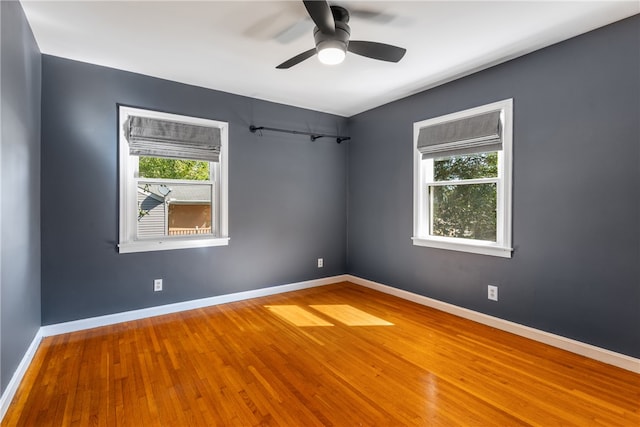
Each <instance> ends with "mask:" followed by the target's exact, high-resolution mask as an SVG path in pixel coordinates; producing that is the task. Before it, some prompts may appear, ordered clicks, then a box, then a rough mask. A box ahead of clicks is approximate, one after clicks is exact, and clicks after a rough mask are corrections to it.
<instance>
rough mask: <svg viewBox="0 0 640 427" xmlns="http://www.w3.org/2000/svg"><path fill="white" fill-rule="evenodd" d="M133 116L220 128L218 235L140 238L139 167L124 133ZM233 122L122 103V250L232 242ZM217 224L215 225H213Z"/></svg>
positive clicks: (120, 107) (120, 245) (148, 249)
mask: <svg viewBox="0 0 640 427" xmlns="http://www.w3.org/2000/svg"><path fill="white" fill-rule="evenodd" d="M130 115H135V116H141V117H150V118H154V119H161V120H171V121H178V122H183V123H190V124H195V125H201V126H210V127H217V128H219V129H220V139H221V150H220V161H219V162H218V165H217V167H219V169H220V171H219V177H220V179H219V180H216V183H215V186H214V192H219V198H218V199H217V202H218V203H216V205H217V206H215V209H217V211H216V212H217V214H218V215H219V224H218V226H219V232H218V235H217V236H215V237H211V236H206V237H202V236H191V237H171V238H162V239H145V240H137V239H136V220H137V217H136V215H135V212H136V208H137V206H138V204H137V200H136V192H137V186H136V185H135V184H136V179H135V178H134V171H135V170H136V169H137V161H136V160H137V159H133V158H132V157H135V156H130V155H129V143H128V141H127V139H126V137H125V134H124V122H125V121H126V119H127V117H129V116H130ZM228 147H229V124H228V123H226V122H220V121H216V120H210V119H201V118H197V117H189V116H181V115H176V114H170V113H162V112H159V111H152V110H144V109H139V108H132V107H125V106H122V105H120V106H119V117H118V157H119V169H120V173H119V177H120V179H119V189H120V210H119V211H120V221H119V224H120V230H119V231H120V233H119V234H120V240H119V244H118V251H119V252H120V253H132V252H149V251H164V250H170V249H187V248H203V247H211V246H226V245H228V244H229V215H228V206H229V185H228V182H229V180H228V174H229V149H228ZM212 226H213V224H212Z"/></svg>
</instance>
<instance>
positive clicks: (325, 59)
mask: <svg viewBox="0 0 640 427" xmlns="http://www.w3.org/2000/svg"><path fill="white" fill-rule="evenodd" d="M346 54H347V49H346V46H345V45H344V43H340V42H338V41H335V40H327V41H325V42H322V43H320V44H318V59H319V60H320V62H322V63H323V64H326V65H336V64H339V63H341V62H342V61H344V57H345V56H346Z"/></svg>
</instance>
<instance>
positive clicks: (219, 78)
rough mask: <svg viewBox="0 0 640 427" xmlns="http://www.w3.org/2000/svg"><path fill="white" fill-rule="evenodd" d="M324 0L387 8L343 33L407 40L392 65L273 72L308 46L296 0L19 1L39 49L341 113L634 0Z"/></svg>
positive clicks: (556, 37) (434, 81) (636, 7)
mask: <svg viewBox="0 0 640 427" xmlns="http://www.w3.org/2000/svg"><path fill="white" fill-rule="evenodd" d="M329 3H330V4H337V5H341V6H344V7H346V8H347V9H352V10H364V11H373V12H382V13H384V15H382V16H381V18H385V17H386V18H388V17H389V15H391V16H393V17H394V18H393V19H392V20H391V21H389V22H386V23H380V22H378V21H379V20H380V19H379V20H371V19H363V18H359V17H357V16H352V18H351V21H350V25H351V39H352V40H370V41H377V42H383V43H387V44H393V45H397V46H402V47H405V48H406V49H407V54H406V55H405V57H404V58H403V59H402V61H400V62H399V63H397V64H393V63H386V62H382V61H375V60H372V59H368V58H363V57H360V56H357V55H354V54H348V55H347V58H346V60H345V62H344V63H342V64H340V65H336V66H327V65H322V64H320V63H319V62H318V60H317V58H316V57H313V58H310V59H308V60H306V61H305V62H303V63H302V64H299V65H297V66H295V67H293V68H291V69H289V70H276V69H275V67H276V65H278V64H280V63H281V62H283V61H285V60H287V59H289V58H290V57H292V56H294V55H296V54H298V53H301V52H303V51H305V50H308V49H311V48H313V47H314V43H313V35H312V28H313V24H312V23H311V22H310V21H309V20H305V17H307V14H306V10H305V8H304V5H303V4H302V2H301V1H253V2H248V1H224V2H223V1H201V2H185V1H174V2H168V1H137V2H132V1H75V2H61V1H29V0H26V1H25V0H23V1H22V5H23V8H24V10H25V13H26V15H27V19H28V21H29V23H30V24H31V27H32V29H33V32H34V34H35V37H36V40H37V43H38V46H39V47H40V50H41V52H42V53H45V54H49V55H55V56H61V57H65V58H70V59H75V60H78V61H83V62H89V63H93V64H98V65H104V66H108V67H113V68H119V69H122V70H127V71H133V72H136V73H141V74H146V75H150V76H155V77H160V78H164V79H169V80H174V81H178V82H183V83H188V84H192V85H196V86H202V87H206V88H211V89H217V90H222V91H225V92H231V93H235V94H239V95H246V96H250V97H254V98H259V99H265V100H269V101H274V102H280V103H284V104H289V105H294V106H299V107H304V108H310V109H313V110H318V111H324V112H329V113H334V114H338V115H341V116H351V115H354V114H357V113H360V112H362V111H366V110H368V109H371V108H374V107H376V106H379V105H382V104H385V103H387V102H390V101H393V100H396V99H399V98H402V97H404V96H407V95H410V94H413V93H416V92H419V91H421V90H424V89H427V88H430V87H433V86H436V85H438V84H442V83H444V82H447V81H450V80H453V79H455V78H458V77H461V76H463V75H467V74H470V73H472V72H474V71H477V70H480V69H484V68H487V67H489V66H492V65H495V64H498V63H501V62H504V61H506V60H509V59H512V58H515V57H518V56H520V55H523V54H526V53H529V52H532V51H534V50H537V49H540V48H542V47H545V46H548V45H551V44H553V43H557V42H559V41H562V40H565V39H568V38H570V37H573V36H576V35H578V34H582V33H585V32H587V31H590V30H592V29H595V28H598V27H601V26H604V25H607V24H609V23H612V22H615V21H618V20H620V19H623V18H626V17H628V16H631V15H634V14H637V13H640V2H639V1H637V0H635V1H568V2H562V1H528V2H527V1H464V2H463V1H440V2H437V1H342V0H340V1H330V2H329ZM294 24H297V27H295V28H293V29H291V30H290V33H289V35H291V33H294V34H295V33H296V30H300V31H302V32H301V33H299V34H300V36H299V37H298V38H296V39H295V40H293V41H290V42H285V41H284V39H285V38H286V34H285V35H280V36H279V34H280V33H282V32H283V31H284V30H286V29H288V28H290V27H291V26H292V25H294ZM612 48H614V47H612Z"/></svg>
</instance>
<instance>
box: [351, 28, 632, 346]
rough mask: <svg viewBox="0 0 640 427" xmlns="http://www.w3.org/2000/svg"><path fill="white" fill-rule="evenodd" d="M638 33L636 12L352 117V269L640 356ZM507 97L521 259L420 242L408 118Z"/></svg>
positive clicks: (516, 235)
mask: <svg viewBox="0 0 640 427" xmlns="http://www.w3.org/2000/svg"><path fill="white" fill-rule="evenodd" d="M639 27H640V17H638V16H635V17H632V18H630V19H627V20H624V21H621V22H619V23H616V24H613V25H610V26H608V27H604V28H602V29H599V30H596V31H593V32H591V33H588V34H585V35H582V36H579V37H577V38H574V39H571V40H568V41H566V42H563V43H560V44H557V45H554V46H551V47H549V48H546V49H543V50H541V51H538V52H535V53H532V54H529V55H527V56H524V57H521V58H519V59H516V60H513V61H510V62H508V63H505V64H502V65H500V66H497V67H494V68H491V69H488V70H485V71H482V72H479V73H476V74H474V75H471V76H468V77H466V78H463V79H460V80H457V81H454V82H451V83H449V84H446V85H443V86H440V87H437V88H434V89H432V90H428V91H425V92H422V93H420V94H417V95H414V96H412V97H409V98H405V99H403V100H400V101H397V102H394V103H391V104H388V105H385V106H382V107H379V108H377V109H374V110H371V111H368V112H365V113H362V114H360V115H357V116H355V117H353V118H351V119H350V121H349V128H350V133H351V136H352V138H353V139H352V140H351V141H350V142H349V148H350V151H349V158H350V161H349V227H348V236H349V245H348V257H349V258H348V259H349V264H348V271H349V273H352V274H354V275H357V276H361V277H364V278H368V279H371V280H374V281H379V282H382V283H384V284H387V285H390V286H394V287H397V288H400V289H405V290H408V291H411V292H415V293H418V294H421V295H425V296H428V297H432V298H436V299H438V300H442V301H446V302H449V303H452V304H455V305H458V306H462V307H467V308H470V309H473V310H477V311H480V312H482V313H486V314H489V315H493V316H497V317H500V318H503V319H508V320H511V321H514V322H518V323H521V324H524V325H529V326H532V327H535V328H538V329H541V330H544V331H549V332H552V333H555V334H559V335H562V336H566V337H569V338H573V339H577V340H580V341H583V342H586V343H591V344H594V345H597V346H600V347H604V348H607V349H610V350H613V351H617V352H620V353H623V354H627V355H631V356H634V357H640V328H639V326H638V325H640V221H639V220H640V210H639V208H640V206H639V203H638V196H639V194H640V153H639V146H640V129H639V126H640V125H639V122H640V105H639V104H640V58H639V55H640V50H639V49H638V46H639V45H640V40H639V36H640V33H639V31H638V28H639ZM505 98H513V99H514V193H513V195H514V202H513V236H514V237H513V239H514V241H513V244H514V246H515V252H514V254H513V258H512V259H503V258H496V257H490V256H484V255H474V254H466V253H458V252H454V251H445V250H439V249H431V248H424V247H417V246H412V244H411V240H410V238H411V235H412V218H413V211H412V185H413V184H412V141H413V139H412V138H413V136H412V124H413V122H415V121H419V120H423V119H427V118H431V117H436V116H439V115H442V114H446V113H450V112H454V111H458V110H463V109H466V108H470V107H475V106H478V105H482V104H486V103H489V102H493V101H497V100H501V99H505ZM491 283H493V284H498V285H499V297H500V300H499V302H497V303H496V302H492V301H488V300H487V285H488V284H491Z"/></svg>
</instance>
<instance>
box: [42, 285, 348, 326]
mask: <svg viewBox="0 0 640 427" xmlns="http://www.w3.org/2000/svg"><path fill="white" fill-rule="evenodd" d="M346 280H348V279H347V276H346V275H341V276H332V277H325V278H322V279H314V280H307V281H305V282H298V283H290V284H288V285H280V286H271V287H268V288H262V289H254V290H251V291H244V292H236V293H233V294H226V295H219V296H215V297H209V298H201V299H196V300H191V301H184V302H178V303H175V304H166V305H160V306H156V307H149V308H143V309H140V310H132V311H125V312H121V313H115V314H107V315H104V316H98V317H91V318H88V319H80V320H74V321H71V322H64V323H56V324H53V325H46V326H43V327H42V328H40V332H41V335H42V336H43V337H48V336H52V335H59V334H66V333H68V332H75V331H81V330H84V329H91V328H98V327H100V326H107V325H113V324H115V323H121V322H128V321H131V320H138V319H145V318H147V317H154V316H162V315H163V314H170V313H177V312H180V311H186V310H193V309H196V308H202V307H209V306H212V305H218V304H226V303H229V302H235V301H242V300H246V299H250V298H258V297H264V296H268V295H275V294H281V293H283V292H291V291H297V290H300V289H308V288H314V287H316V286H323V285H328V284H330V283H337V282H343V281H346Z"/></svg>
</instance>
